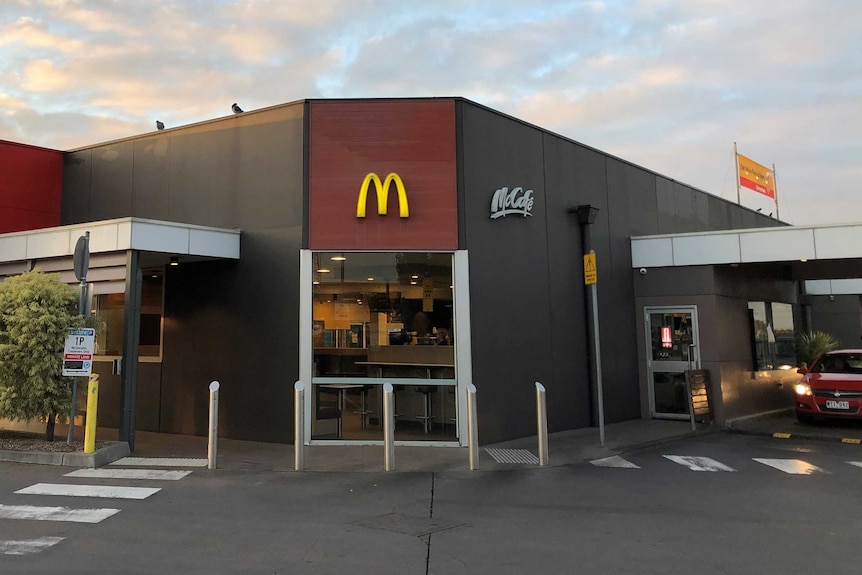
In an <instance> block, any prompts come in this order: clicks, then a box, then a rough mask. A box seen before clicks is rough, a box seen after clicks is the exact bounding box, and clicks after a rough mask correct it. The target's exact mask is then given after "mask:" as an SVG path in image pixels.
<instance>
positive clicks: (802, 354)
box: [796, 331, 838, 367]
mask: <svg viewBox="0 0 862 575" xmlns="http://www.w3.org/2000/svg"><path fill="white" fill-rule="evenodd" d="M833 349H838V340H836V339H835V338H834V337H832V335H831V334H828V333H826V332H824V331H809V332H804V333H801V334H799V335H798V336H797V337H796V361H798V362H800V365H801V364H802V363H804V364H805V365H806V366H808V367H811V363H812V362H813V361H814V360H815V359H817V358H818V357H820V356H821V355H823V354H824V353H826V352H827V351H832V350H833Z"/></svg>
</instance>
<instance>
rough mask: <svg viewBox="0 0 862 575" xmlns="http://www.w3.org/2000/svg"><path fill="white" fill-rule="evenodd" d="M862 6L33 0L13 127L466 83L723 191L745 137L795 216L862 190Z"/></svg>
mask: <svg viewBox="0 0 862 575" xmlns="http://www.w3.org/2000/svg"><path fill="white" fill-rule="evenodd" d="M860 19H862V5H860V4H858V3H857V2H854V1H852V0H834V1H832V2H818V1H816V0H786V1H783V2H780V3H770V4H769V5H768V6H767V5H765V4H763V3H753V2H750V1H747V0H703V1H700V2H691V1H688V0H607V1H605V2H600V1H593V2H581V1H574V0H572V1H566V0H559V1H552V0H546V1H541V2H534V3H524V2H522V1H515V0H496V1H495V2H494V3H493V4H491V3H488V2H483V1H478V0H476V1H464V0H438V1H437V2H434V3H404V2H400V1H398V0H317V1H315V2H306V1H301V0H287V1H276V0H215V1H213V2H190V3H175V2H157V1H156V2H146V3H136V2H123V3H92V2H84V1H76V0H32V1H24V0H17V1H15V2H11V3H10V2H7V3H5V4H4V14H3V15H2V16H0V94H3V95H2V96H0V98H3V100H0V103H4V102H5V103H7V105H5V106H4V109H5V113H4V114H3V115H2V116H0V137H8V138H10V139H17V140H19V141H24V142H27V143H36V144H40V145H47V146H49V147H51V146H53V147H60V148H62V147H64V146H69V145H74V146H79V145H85V144H91V143H95V142H98V141H101V140H104V139H111V138H115V137H122V136H129V135H133V134H136V133H140V132H142V131H150V130H151V129H152V125H153V120H154V119H155V118H159V119H161V120H163V121H165V122H166V123H168V125H171V126H176V125H181V124H185V123H192V122H196V121H200V120H204V119H208V118H212V117H217V116H222V115H227V114H228V113H229V111H228V108H229V105H230V103H231V102H233V101H238V102H240V103H241V105H242V106H243V108H245V109H247V110H250V109H254V108H258V107H262V106H268V105H273V104H278V103H282V102H286V101H292V100H296V99H301V98H306V97H319V96H323V97H397V96H465V97H467V98H471V99H473V100H476V101H477V102H479V103H481V104H485V105H489V106H492V107H494V108H497V109H499V110H500V111H502V112H504V113H508V114H512V115H514V116H517V117H520V118H523V119H524V120H525V121H528V122H532V123H535V124H537V125H540V126H542V127H545V128H548V129H550V130H552V131H555V132H557V133H560V134H563V135H565V136H568V137H571V138H573V139H576V140H578V141H581V142H583V143H585V144H587V145H590V146H593V147H596V148H599V149H602V150H605V151H607V152H609V153H613V154H616V155H619V156H622V157H624V158H626V159H628V160H630V161H632V162H635V163H638V164H641V165H643V166H645V167H648V168H650V169H654V170H656V171H658V172H661V173H665V174H667V175H668V176H669V177H672V178H675V179H678V180H682V181H685V182H687V183H690V184H692V185H695V186H697V187H700V188H702V189H705V190H707V191H710V192H712V193H715V194H716V195H724V196H725V197H734V196H735V187H733V175H732V174H733V172H732V170H731V171H730V173H731V176H730V177H729V178H728V167H729V166H730V167H732V160H731V159H728V158H730V150H731V149H732V143H733V142H734V141H737V142H738V143H739V146H740V150H745V151H746V152H747V153H748V155H750V156H751V157H753V158H754V159H756V160H758V161H761V162H762V163H767V164H771V163H772V162H775V163H776V166H777V168H778V174H779V190H780V193H781V195H782V197H781V201H782V203H784V202H786V203H787V208H788V209H787V211H788V212H792V214H793V216H794V217H797V218H804V219H810V218H813V219H817V218H829V217H831V216H830V215H829V214H828V213H827V211H828V209H829V206H830V205H832V204H833V200H832V199H831V198H835V200H834V202H835V203H838V204H841V203H842V202H846V201H851V202H852V201H855V195H854V194H855V187H856V181H857V180H858V175H859V174H858V168H856V167H855V161H856V159H857V158H859V157H860V152H862V149H860V146H862V144H860V142H862V125H860V124H862V119H860V118H859V114H858V112H856V107H857V105H856V103H858V101H860V97H862V62H860V61H859V59H858V58H856V57H855V55H856V54H859V53H860V52H862V40H860V35H859V34H858V30H857V28H858V26H857V25H856V23H857V22H859V21H860ZM9 103H14V105H12V104H9ZM812 174H817V175H816V177H815V176H812ZM814 188H819V190H818V194H820V195H818V201H817V202H814V203H816V205H814V206H808V205H806V204H807V203H810V202H808V200H807V198H809V197H811V194H812V193H813V191H814ZM821 190H822V191H821ZM755 200H757V201H759V200H760V198H755ZM857 205H858V204H857ZM782 208H783V204H782ZM784 211H785V210H784V209H782V212H783V213H782V215H784ZM844 212H845V213H846V210H844Z"/></svg>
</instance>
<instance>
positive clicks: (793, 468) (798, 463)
mask: <svg viewBox="0 0 862 575" xmlns="http://www.w3.org/2000/svg"><path fill="white" fill-rule="evenodd" d="M752 459H753V460H754V461H756V462H758V463H762V464H764V465H768V466H769V467H773V468H775V469H778V470H779V471H783V472H784V473H789V474H791V475H811V474H813V473H828V472H827V471H824V470H822V469H820V468H819V467H817V466H816V465H811V464H810V463H807V462H805V461H802V460H801V459H762V458H759V457H753V458H752Z"/></svg>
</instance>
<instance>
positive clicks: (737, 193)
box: [733, 142, 742, 206]
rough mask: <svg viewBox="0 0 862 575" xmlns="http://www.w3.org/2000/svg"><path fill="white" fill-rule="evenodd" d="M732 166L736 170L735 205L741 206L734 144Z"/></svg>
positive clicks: (736, 153) (737, 157) (734, 145)
mask: <svg viewBox="0 0 862 575" xmlns="http://www.w3.org/2000/svg"><path fill="white" fill-rule="evenodd" d="M733 165H734V167H735V168H736V204H737V205H738V206H741V205H742V195H741V194H740V191H739V153H738V152H737V151H736V142H734V143H733Z"/></svg>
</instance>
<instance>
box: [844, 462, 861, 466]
mask: <svg viewBox="0 0 862 575" xmlns="http://www.w3.org/2000/svg"><path fill="white" fill-rule="evenodd" d="M847 463H849V464H850V465H855V466H856V467H862V461H848V462H847Z"/></svg>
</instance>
